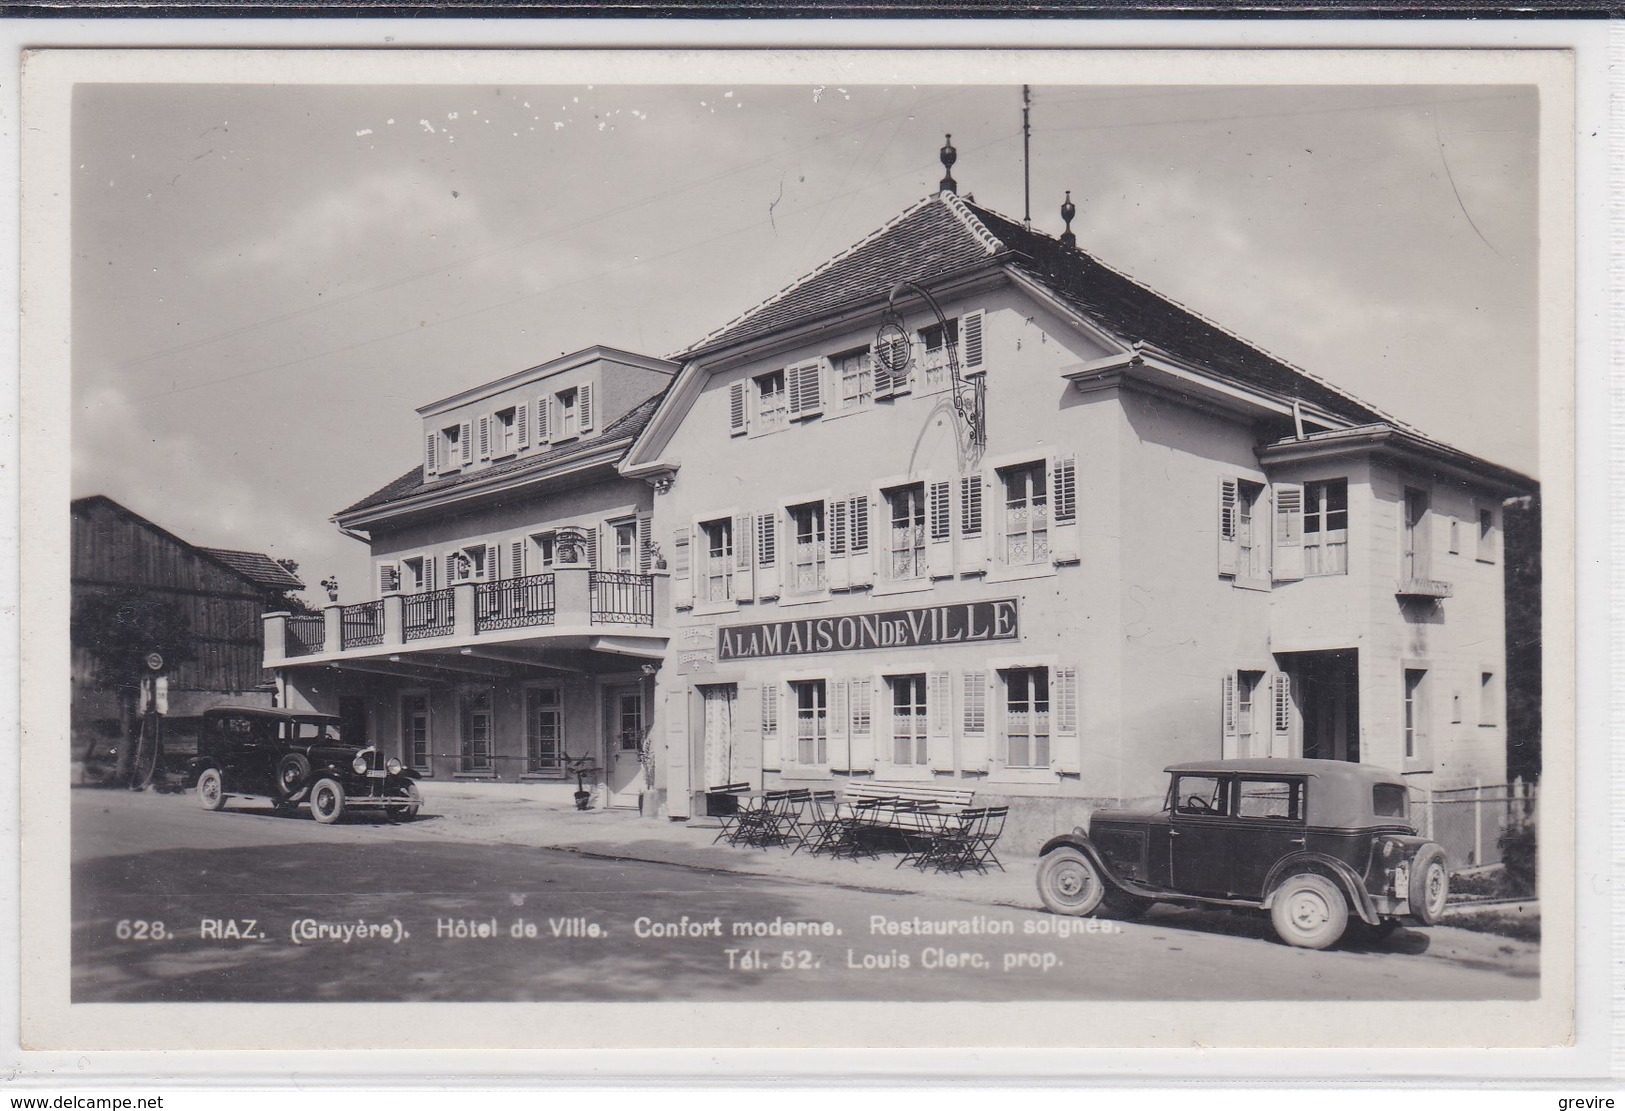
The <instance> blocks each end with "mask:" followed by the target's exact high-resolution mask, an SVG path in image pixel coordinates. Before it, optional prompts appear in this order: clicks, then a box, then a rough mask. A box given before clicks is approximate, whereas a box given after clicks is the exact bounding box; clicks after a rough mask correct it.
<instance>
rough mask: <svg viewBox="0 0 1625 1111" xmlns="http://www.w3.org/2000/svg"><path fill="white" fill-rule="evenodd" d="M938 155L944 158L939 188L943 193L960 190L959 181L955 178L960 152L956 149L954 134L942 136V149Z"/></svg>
mask: <svg viewBox="0 0 1625 1111" xmlns="http://www.w3.org/2000/svg"><path fill="white" fill-rule="evenodd" d="M937 156H938V157H939V158H941V159H942V180H941V181H940V182H938V183H937V189H938V190H940V191H941V192H943V193H957V192H959V182H957V181H955V180H954V163H955V162H957V161H959V152H958V151H957V150H955V149H954V137H953V135H951V134H947V135H944V136H943V137H942V150H940V151H938V152H937Z"/></svg>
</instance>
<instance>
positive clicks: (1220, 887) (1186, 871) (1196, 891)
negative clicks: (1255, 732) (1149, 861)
mask: <svg viewBox="0 0 1625 1111" xmlns="http://www.w3.org/2000/svg"><path fill="white" fill-rule="evenodd" d="M1230 793H1231V782H1230V778H1229V777H1228V776H1219V775H1181V776H1178V777H1177V778H1176V779H1175V781H1174V791H1173V798H1172V800H1171V801H1172V804H1173V805H1172V808H1171V813H1170V817H1169V829H1168V837H1169V845H1168V849H1169V871H1170V873H1171V877H1170V882H1169V885H1168V886H1169V887H1171V888H1172V889H1173V890H1175V891H1179V892H1185V893H1189V894H1192V895H1218V896H1223V895H1228V894H1229V893H1230V874H1231V858H1232V855H1233V849H1232V846H1231V834H1232V832H1233V827H1234V825H1235V822H1234V819H1233V818H1232V817H1231V813H1230Z"/></svg>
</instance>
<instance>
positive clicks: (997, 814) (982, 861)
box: [965, 806, 1010, 872]
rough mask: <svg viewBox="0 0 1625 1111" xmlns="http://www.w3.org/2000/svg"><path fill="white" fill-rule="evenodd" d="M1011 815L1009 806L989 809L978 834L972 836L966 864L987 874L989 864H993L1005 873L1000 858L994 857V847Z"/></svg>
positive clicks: (977, 831)
mask: <svg viewBox="0 0 1625 1111" xmlns="http://www.w3.org/2000/svg"><path fill="white" fill-rule="evenodd" d="M1009 813H1010V808H1009V807H1008V806H990V807H988V808H987V812H986V813H985V814H984V815H983V817H982V821H981V824H980V825H979V826H978V827H977V829H976V832H975V833H973V834H971V836H970V840H969V845H968V855H967V857H966V859H965V863H966V864H968V865H969V866H970V867H972V868H975V869H976V870H977V871H978V872H986V871H987V866H988V865H989V864H992V865H993V866H994V867H995V868H997V869H998V870H999V871H1001V872H1002V871H1004V865H1003V864H1001V863H999V858H998V857H997V856H996V855H994V852H993V846H994V845H995V844H996V843H997V842H998V840H999V837H1000V835H1001V834H1003V833H1004V820H1005V818H1006V817H1007V816H1008V815H1009Z"/></svg>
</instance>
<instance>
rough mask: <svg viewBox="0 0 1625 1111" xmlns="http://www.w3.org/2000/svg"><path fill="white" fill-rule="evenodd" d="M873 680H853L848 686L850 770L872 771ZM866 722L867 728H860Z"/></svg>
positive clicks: (873, 733) (873, 734)
mask: <svg viewBox="0 0 1625 1111" xmlns="http://www.w3.org/2000/svg"><path fill="white" fill-rule="evenodd" d="M874 689H875V681H874V680H873V679H854V680H852V682H851V683H850V685H849V691H848V695H847V701H848V702H849V703H850V706H851V714H852V736H851V738H850V740H849V750H850V761H849V762H850V763H851V765H852V767H851V770H852V771H855V772H867V771H873V770H874V767H875V718H874ZM864 721H867V723H868V727H867V728H860V726H861V724H862V723H863V722H864Z"/></svg>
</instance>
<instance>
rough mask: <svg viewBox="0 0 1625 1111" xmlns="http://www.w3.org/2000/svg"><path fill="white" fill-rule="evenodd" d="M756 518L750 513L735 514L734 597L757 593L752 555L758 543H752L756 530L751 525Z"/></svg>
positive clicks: (746, 596)
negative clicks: (752, 574) (752, 535)
mask: <svg viewBox="0 0 1625 1111" xmlns="http://www.w3.org/2000/svg"><path fill="white" fill-rule="evenodd" d="M753 523H754V518H752V516H751V515H750V514H749V513H738V514H735V515H734V536H733V540H734V597H735V598H753V597H755V595H756V583H755V581H754V580H753V579H752V577H751V568H752V567H753V566H754V561H753V560H752V559H751V556H752V555H753V554H754V553H755V551H756V545H754V544H752V543H751V534H752V532H753V531H754V530H753V529H752V528H751V525H752V524H753Z"/></svg>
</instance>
